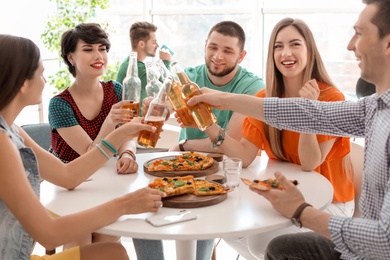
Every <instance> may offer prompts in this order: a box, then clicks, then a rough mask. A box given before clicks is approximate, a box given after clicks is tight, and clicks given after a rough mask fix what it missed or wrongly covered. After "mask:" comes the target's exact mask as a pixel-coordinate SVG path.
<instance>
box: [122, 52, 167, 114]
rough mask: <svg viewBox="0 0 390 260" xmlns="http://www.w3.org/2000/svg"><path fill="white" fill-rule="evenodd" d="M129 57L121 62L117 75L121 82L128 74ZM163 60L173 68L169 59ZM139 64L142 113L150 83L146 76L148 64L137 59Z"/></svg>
mask: <svg viewBox="0 0 390 260" xmlns="http://www.w3.org/2000/svg"><path fill="white" fill-rule="evenodd" d="M129 59H130V56H128V57H127V58H126V59H125V60H124V61H123V62H122V63H121V65H120V66H119V70H118V73H117V75H116V79H115V81H118V82H119V83H121V84H122V83H123V80H124V79H125V77H126V74H127V67H128V66H129ZM163 62H164V64H165V66H166V67H167V68H168V69H170V68H171V63H170V62H169V61H166V60H164V61H163ZM137 66H138V77H139V78H140V80H141V100H140V106H141V109H140V113H141V110H142V101H143V100H144V99H145V98H146V97H147V94H146V84H147V83H148V81H147V77H146V66H145V63H143V62H142V61H140V60H138V61H137Z"/></svg>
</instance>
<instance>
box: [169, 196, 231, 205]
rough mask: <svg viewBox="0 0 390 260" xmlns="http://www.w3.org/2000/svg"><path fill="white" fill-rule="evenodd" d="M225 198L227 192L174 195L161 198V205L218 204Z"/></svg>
mask: <svg viewBox="0 0 390 260" xmlns="http://www.w3.org/2000/svg"><path fill="white" fill-rule="evenodd" d="M226 198H227V193H225V194H221V195H210V196H195V195H194V194H185V195H181V196H176V197H169V198H163V199H162V203H163V207H167V208H200V207H206V206H211V205H215V204H218V203H220V202H222V201H224V200H225V199H226Z"/></svg>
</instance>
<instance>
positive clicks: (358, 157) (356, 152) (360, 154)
mask: <svg viewBox="0 0 390 260" xmlns="http://www.w3.org/2000/svg"><path fill="white" fill-rule="evenodd" d="M350 155H351V162H352V167H353V174H354V182H355V192H356V193H355V212H354V213H353V216H354V217H361V212H360V208H359V199H360V194H361V192H362V178H363V165H364V147H363V146H362V145H360V144H357V143H355V142H351V152H350Z"/></svg>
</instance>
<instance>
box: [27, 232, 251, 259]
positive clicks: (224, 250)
mask: <svg viewBox="0 0 390 260" xmlns="http://www.w3.org/2000/svg"><path fill="white" fill-rule="evenodd" d="M121 241H122V244H123V245H124V246H125V248H126V250H127V253H128V254H129V257H130V259H131V260H136V259H137V256H136V254H135V251H134V247H133V242H132V240H131V238H125V237H123V238H121ZM61 250H62V249H61V248H60V247H59V248H57V252H60V251H61ZM216 252H217V260H246V259H245V258H243V257H240V256H239V255H238V253H237V252H236V251H235V250H234V249H233V248H231V247H230V246H229V245H228V244H226V243H225V242H224V241H223V240H222V239H221V240H220V241H219V243H218V246H217V251H216ZM33 254H36V255H44V254H45V249H44V248H43V247H42V246H41V245H40V244H38V243H37V244H36V245H35V248H34V251H33ZM164 255H165V260H175V259H176V249H175V242H174V241H172V240H165V241H164ZM140 260H141V259H140Z"/></svg>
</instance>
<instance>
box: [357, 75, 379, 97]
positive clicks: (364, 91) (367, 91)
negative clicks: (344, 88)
mask: <svg viewBox="0 0 390 260" xmlns="http://www.w3.org/2000/svg"><path fill="white" fill-rule="evenodd" d="M374 93H375V85H374V84H372V83H369V82H367V81H365V80H364V79H362V78H359V79H358V81H357V83H356V96H357V97H358V98H362V97H365V96H369V95H372V94H374Z"/></svg>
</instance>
